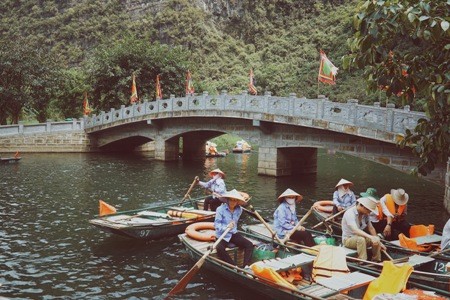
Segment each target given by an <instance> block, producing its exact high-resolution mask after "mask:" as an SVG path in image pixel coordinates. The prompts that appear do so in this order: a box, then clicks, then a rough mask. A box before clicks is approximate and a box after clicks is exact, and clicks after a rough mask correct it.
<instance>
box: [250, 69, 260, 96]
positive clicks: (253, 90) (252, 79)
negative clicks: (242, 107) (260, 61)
mask: <svg viewBox="0 0 450 300" xmlns="http://www.w3.org/2000/svg"><path fill="white" fill-rule="evenodd" d="M248 91H249V92H250V95H256V94H258V90H257V89H256V87H255V76H254V75H253V70H252V69H250V82H249V83H248Z"/></svg>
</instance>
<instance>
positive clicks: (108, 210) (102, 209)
mask: <svg viewBox="0 0 450 300" xmlns="http://www.w3.org/2000/svg"><path fill="white" fill-rule="evenodd" d="M98 203H99V213H98V214H99V216H105V215H110V214H115V213H116V211H117V210H116V208H115V207H114V206H112V205H109V204H108V203H106V202H104V201H103V200H98Z"/></svg>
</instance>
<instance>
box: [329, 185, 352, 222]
mask: <svg viewBox="0 0 450 300" xmlns="http://www.w3.org/2000/svg"><path fill="white" fill-rule="evenodd" d="M352 186H353V182H351V181H348V180H347V179H344V178H341V180H339V182H338V183H337V184H336V186H335V191H334V193H333V215H335V214H337V213H338V212H340V211H342V210H344V209H346V208H349V207H351V206H353V205H355V203H356V196H355V193H353V191H352V190H350V187H352Z"/></svg>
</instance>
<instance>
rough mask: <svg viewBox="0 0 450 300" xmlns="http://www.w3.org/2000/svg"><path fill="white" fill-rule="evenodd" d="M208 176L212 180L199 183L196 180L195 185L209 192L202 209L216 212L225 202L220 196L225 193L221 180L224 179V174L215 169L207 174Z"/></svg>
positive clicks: (225, 188)
mask: <svg viewBox="0 0 450 300" xmlns="http://www.w3.org/2000/svg"><path fill="white" fill-rule="evenodd" d="M209 176H211V177H212V179H211V180H209V181H208V182H204V181H200V180H199V179H198V178H197V184H199V185H200V186H201V187H203V188H205V189H207V190H209V191H210V192H211V195H209V196H208V197H206V198H205V202H204V204H203V209H204V210H211V211H216V209H217V208H218V207H219V206H220V205H221V204H222V203H224V202H225V198H223V197H221V196H220V195H222V194H224V193H225V192H226V191H227V187H226V185H225V181H224V180H223V179H224V178H225V173H224V172H222V171H221V170H220V169H215V170H212V171H211V172H209Z"/></svg>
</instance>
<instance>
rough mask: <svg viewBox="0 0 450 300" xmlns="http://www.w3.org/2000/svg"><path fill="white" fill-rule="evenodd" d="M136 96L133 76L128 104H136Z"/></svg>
mask: <svg viewBox="0 0 450 300" xmlns="http://www.w3.org/2000/svg"><path fill="white" fill-rule="evenodd" d="M138 99H139V98H138V95H137V88H136V77H135V76H134V74H133V77H132V83H131V97H130V103H131V104H133V103H136V102H138Z"/></svg>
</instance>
